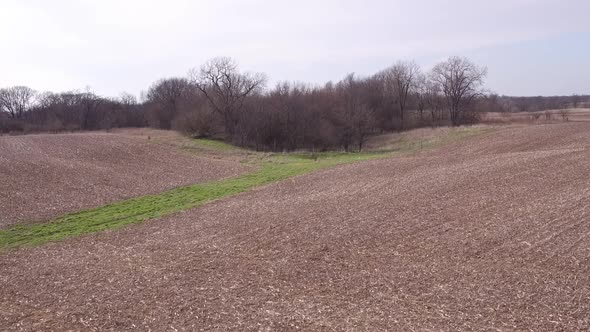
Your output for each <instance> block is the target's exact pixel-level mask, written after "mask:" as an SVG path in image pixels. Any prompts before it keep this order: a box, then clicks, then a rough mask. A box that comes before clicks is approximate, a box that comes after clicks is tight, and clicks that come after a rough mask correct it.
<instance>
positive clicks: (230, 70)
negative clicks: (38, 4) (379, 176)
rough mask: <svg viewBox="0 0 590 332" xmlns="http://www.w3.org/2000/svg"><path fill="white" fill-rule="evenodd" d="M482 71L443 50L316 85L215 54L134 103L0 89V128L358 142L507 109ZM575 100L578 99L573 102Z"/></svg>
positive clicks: (320, 146) (251, 143) (286, 142)
mask: <svg viewBox="0 0 590 332" xmlns="http://www.w3.org/2000/svg"><path fill="white" fill-rule="evenodd" d="M486 74H487V71H486V69H485V68H483V67H479V66H477V65H475V64H473V63H472V62H470V61H469V60H468V59H465V58H461V57H451V58H449V59H448V60H446V61H443V62H441V63H439V64H437V65H436V66H435V67H434V68H433V69H432V70H430V71H428V72H423V71H422V70H421V69H420V68H419V67H418V66H417V65H416V64H415V63H414V62H398V63H396V64H395V65H393V66H391V67H389V68H386V69H384V70H382V71H380V72H378V73H376V74H374V75H372V76H369V77H358V76H356V75H354V74H349V75H347V76H346V77H345V78H344V79H343V80H341V81H339V82H336V83H332V82H329V83H327V84H325V85H324V86H312V85H309V84H303V83H289V82H283V83H279V84H277V85H276V86H275V87H273V88H270V89H268V88H266V77H265V76H264V75H263V74H260V73H243V72H240V70H239V68H238V66H237V64H236V63H235V62H234V61H233V60H232V59H229V58H215V59H212V60H210V61H209V62H207V63H205V64H204V65H203V66H202V67H200V68H197V69H193V70H191V71H190V72H189V75H187V77H178V78H166V79H162V80H159V81H157V82H155V83H154V84H153V85H152V86H151V87H149V89H148V90H147V92H146V93H145V94H144V95H143V96H142V100H141V102H138V101H137V100H136V98H135V97H134V96H132V95H129V94H123V95H121V96H120V97H119V98H104V97H101V96H98V95H96V94H94V93H92V92H91V91H85V92H65V93H41V94H39V93H36V92H35V91H33V90H32V89H30V88H27V87H12V88H7V89H1V90H0V132H3V133H9V132H12V133H19V132H24V133H27V132H38V131H55V132H57V131H76V130H105V129H106V130H108V129H111V128H117V127H144V126H150V127H154V128H161V129H174V130H178V131H182V132H184V133H186V134H189V135H191V136H195V137H212V138H219V139H224V140H226V141H228V142H231V143H234V144H237V145H240V146H245V147H251V148H255V149H257V150H273V151H285V150H296V149H310V150H325V149H344V150H346V151H349V150H362V148H363V144H364V143H365V141H366V139H367V137H368V136H370V135H372V134H375V133H382V132H387V131H401V130H405V129H409V128H415V127H420V126H441V125H461V124H470V123H475V122H477V121H478V120H479V115H480V114H481V112H490V111H512V110H513V109H515V106H512V105H520V104H519V103H518V101H519V100H517V99H514V100H513V99H510V98H509V97H499V96H496V95H493V94H487V93H485V91H484V90H483V84H484V79H485V77H486ZM580 102H581V101H580Z"/></svg>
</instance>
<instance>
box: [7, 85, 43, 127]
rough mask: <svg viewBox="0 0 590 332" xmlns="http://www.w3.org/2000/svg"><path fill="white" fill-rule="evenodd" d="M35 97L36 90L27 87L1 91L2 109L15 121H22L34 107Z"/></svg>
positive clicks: (15, 87)
mask: <svg viewBox="0 0 590 332" xmlns="http://www.w3.org/2000/svg"><path fill="white" fill-rule="evenodd" d="M35 95H36V92H35V90H33V89H31V88H29V87H26V86H14V87H11V88H5V89H0V109H3V110H5V111H6V112H8V113H9V114H10V117H11V118H13V119H21V118H22V117H23V114H24V113H25V112H26V111H27V110H28V109H29V108H30V107H31V106H32V105H33V102H34V98H35Z"/></svg>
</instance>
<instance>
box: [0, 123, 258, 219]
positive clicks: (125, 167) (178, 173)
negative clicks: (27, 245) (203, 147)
mask: <svg viewBox="0 0 590 332" xmlns="http://www.w3.org/2000/svg"><path fill="white" fill-rule="evenodd" d="M246 170H247V168H246V167H244V166H242V165H240V164H239V163H237V162H231V161H224V160H216V159H211V158H205V157H198V156H196V155H191V154H189V153H187V152H183V151H180V149H178V148H170V147H169V146H164V145H162V144H156V143H154V142H153V141H151V140H148V139H147V136H134V135H128V134H124V133H122V134H107V133H81V134H59V135H52V134H47V135H26V136H2V137H0V179H1V181H0V228H3V227H6V226H8V225H11V224H16V223H20V222H31V221H45V220H47V219H50V218H52V217H57V216H60V215H62V214H64V213H67V212H75V211H78V210H81V209H85V208H91V207H96V206H100V205H103V204H107V203H111V202H115V201H119V200H121V199H125V198H130V197H136V196H141V195H146V194H152V193H157V192H161V191H163V190H166V189H171V188H174V187H178V186H182V185H187V184H192V183H197V182H203V181H207V180H214V179H219V178H225V177H229V176H233V175H236V174H239V173H241V172H244V171H246Z"/></svg>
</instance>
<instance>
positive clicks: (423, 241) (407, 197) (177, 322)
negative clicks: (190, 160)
mask: <svg viewBox="0 0 590 332" xmlns="http://www.w3.org/2000/svg"><path fill="white" fill-rule="evenodd" d="M589 142H590V124H589V123H566V124H554V125H542V126H522V127H507V128H503V129H499V130H497V131H495V132H493V133H488V134H484V135H481V136H477V137H472V138H469V139H466V140H463V141H461V142H458V143H453V144H451V145H447V146H445V147H443V148H438V149H435V150H433V151H429V152H423V153H418V154H416V155H413V156H405V157H398V158H389V159H382V160H374V161H369V162H363V163H357V164H351V165H346V166H340V167H336V168H333V169H329V170H325V171H321V172H318V173H314V174H311V175H306V176H301V177H297V178H294V179H292V180H287V181H284V182H280V183H276V184H273V185H269V186H266V187H263V188H259V189H256V190H253V191H251V192H248V193H245V194H241V195H238V196H235V197H232V198H229V199H225V200H220V201H216V202H214V203H211V204H209V205H206V206H204V207H202V208H199V209H195V210H191V211H188V212H185V213H179V214H176V215H172V216H169V217H166V218H163V219H159V220H152V221H150V222H147V223H144V224H141V225H135V226H131V227H128V228H126V229H124V230H121V231H116V232H105V233H101V234H95V235H92V236H85V237H82V238H77V239H70V240H67V241H64V242H61V243H55V244H51V245H47V246H44V247H37V248H29V249H20V250H16V251H12V252H8V253H6V254H4V255H2V256H0V270H1V271H2V274H1V275H0V286H1V287H0V325H1V326H4V327H7V328H8V329H9V330H19V329H24V330H67V329H73V330H117V331H122V330H149V329H151V330H178V331H182V330H235V331H246V330H300V329H303V330H314V331H318V330H320V331H322V330H323V331H333V330H370V331H374V330H402V331H403V330H406V331H409V330H449V331H457V330H466V331H467V330H501V331H509V330H535V331H553V330H570V331H579V330H588V329H590V301H588V296H589V294H590V240H589V235H590V205H589V202H590V177H589V176H588V174H590V149H589V147H590V143H589Z"/></svg>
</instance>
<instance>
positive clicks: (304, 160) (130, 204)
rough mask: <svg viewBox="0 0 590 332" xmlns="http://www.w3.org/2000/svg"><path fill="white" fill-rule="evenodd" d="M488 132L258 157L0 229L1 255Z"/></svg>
mask: <svg viewBox="0 0 590 332" xmlns="http://www.w3.org/2000/svg"><path fill="white" fill-rule="evenodd" d="M482 132H485V131H481V130H474V129H468V130H460V131H451V133H450V134H448V135H446V136H445V137H442V138H436V139H432V140H429V141H427V142H420V143H417V142H404V143H403V144H400V145H398V146H397V147H396V148H395V149H393V150H388V151H377V152H365V153H340V152H325V153H291V154H264V153H260V154H257V153H254V154H253V155H252V156H251V157H252V158H253V159H250V160H249V161H247V162H249V163H254V164H256V165H258V166H259V167H258V168H257V170H256V171H254V172H251V173H248V174H244V175H241V176H237V177H234V178H230V179H225V180H219V181H212V182H208V183H202V184H195V185H191V186H186V187H179V188H176V189H172V190H169V191H165V192H163V193H159V194H155V195H148V196H142V197H138V198H133V199H128V200H124V201H120V202H117V203H113V204H109V205H105V206H101V207H98V208H95V209H90V210H85V211H81V212H77V213H71V214H67V215H65V216H62V217H59V218H56V219H54V220H51V221H49V222H46V223H38V224H26V225H17V226H14V227H11V228H8V229H4V230H0V251H3V250H7V249H11V248H17V247H22V246H34V245H41V244H44V243H47V242H53V241H60V240H63V239H66V238H69V237H74V236H80V235H84V234H90V233H96V232H100V231H104V230H110V229H119V228H122V227H125V226H127V225H131V224H136V223H140V222H143V221H146V220H149V219H154V218H160V217H163V216H166V215H169V214H172V213H175V212H180V211H184V210H188V209H192V208H195V207H198V206H200V205H203V204H205V203H207V202H211V201H213V200H217V199H221V198H224V197H228V196H232V195H235V194H239V193H242V192H245V191H248V190H250V189H252V188H255V187H258V186H262V185H266V184H269V183H272V182H276V181H280V180H284V179H287V178H290V177H293V176H297V175H302V174H306V173H309V172H313V171H316V170H319V169H322V168H327V167H332V166H336V165H341V164H346V163H352V162H356V161H362V160H370V159H376V158H383V157H388V156H392V155H393V153H400V154H404V153H414V152H416V151H417V150H419V149H423V148H432V147H435V146H439V145H442V144H446V143H448V142H451V141H454V140H457V139H461V138H464V137H467V136H472V135H475V134H478V133H482ZM195 143H196V144H204V145H208V146H209V147H210V149H215V150H218V151H229V150H230V149H234V150H240V149H238V148H235V147H233V146H231V145H228V144H226V143H223V142H219V141H212V140H203V139H200V140H196V142H195Z"/></svg>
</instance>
